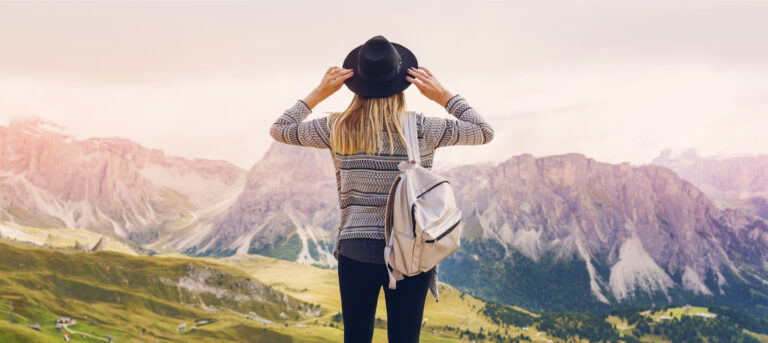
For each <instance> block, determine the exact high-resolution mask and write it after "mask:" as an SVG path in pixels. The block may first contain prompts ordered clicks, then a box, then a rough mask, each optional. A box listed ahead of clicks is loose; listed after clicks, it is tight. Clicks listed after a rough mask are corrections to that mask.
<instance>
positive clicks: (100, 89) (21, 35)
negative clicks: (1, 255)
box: [0, 2, 768, 169]
mask: <svg viewBox="0 0 768 343" xmlns="http://www.w3.org/2000/svg"><path fill="white" fill-rule="evenodd" d="M351 4H353V3H321V2H310V3H301V4H299V3H257V2H227V3H200V2H195V3H186V2H185V3H181V2H164V3H148V2H134V3H117V2H105V3H63V2H53V3H43V2H34V3H0V43H1V44H2V45H3V46H4V47H6V48H5V49H4V53H3V54H2V55H0V125H3V126H7V125H8V123H9V120H10V119H11V118H12V117H13V116H15V115H19V114H21V115H24V114H26V113H33V114H35V115H38V116H40V117H43V118H45V119H47V120H50V121H52V122H55V123H57V124H61V125H63V126H64V127H66V128H67V132H68V133H69V134H72V135H73V136H75V137H77V138H78V139H85V138H90V137H110V136H119V137H124V138H128V139H131V140H134V141H136V142H138V143H139V144H141V145H143V146H145V147H148V148H157V149H162V150H164V151H165V152H166V153H167V154H169V155H177V156H183V157H187V158H207V159H220V160H226V161H230V162H232V163H234V164H235V165H237V166H239V167H242V168H244V169H249V168H250V167H251V166H252V165H253V163H255V162H257V161H258V159H259V158H261V156H262V155H263V153H264V152H265V151H266V149H267V148H268V146H269V144H270V143H271V142H272V138H271V137H270V136H269V134H268V129H269V126H270V125H271V124H272V123H273V122H274V121H275V120H276V119H277V118H278V117H279V116H280V114H282V112H283V111H285V110H286V109H287V108H288V107H290V106H291V105H293V104H294V103H295V101H296V100H297V99H301V98H303V97H304V96H305V95H306V94H308V93H309V92H310V91H311V90H312V88H314V87H315V86H316V85H317V84H318V82H319V81H320V78H321V77H322V74H323V73H324V72H325V70H326V69H327V68H328V67H329V66H331V65H339V66H340V65H341V62H342V61H343V58H344V57H345V56H346V54H347V53H348V52H349V50H351V49H352V48H354V47H356V46H358V45H360V44H362V43H363V42H365V40H367V39H368V38H370V37H372V36H374V35H379V34H381V35H383V36H385V37H387V38H388V39H389V40H391V41H393V42H396V43H400V44H403V45H405V46H407V47H408V48H409V49H411V50H412V51H413V52H414V53H415V54H416V56H417V58H418V60H419V64H420V65H423V66H426V67H428V68H430V70H432V72H433V73H434V74H435V75H436V77H437V78H438V80H440V82H441V83H442V84H443V85H444V86H445V87H446V88H448V89H449V90H451V91H452V92H453V93H458V94H462V95H463V96H464V97H465V98H466V99H467V101H468V102H469V103H470V104H471V105H472V106H473V107H474V108H476V109H477V110H478V112H479V113H481V114H482V115H483V116H484V117H485V118H486V119H487V120H488V122H489V123H491V124H492V125H493V126H494V128H495V130H496V136H495V139H494V141H493V142H491V143H490V144H487V145H484V146H479V147H450V148H443V149H440V150H439V151H438V152H437V153H436V165H437V164H440V163H445V164H459V163H474V162H481V161H490V162H493V163H497V162H500V161H502V160H505V159H507V158H509V157H510V156H513V155H518V154H522V153H531V154H533V155H534V156H537V157H540V156H547V155H557V154H563V153H570V152H577V153H582V154H585V155H586V156H588V157H590V158H594V159H596V160H598V161H601V162H610V163H620V162H624V161H627V162H631V163H633V164H643V163H648V162H650V161H651V160H652V159H653V158H654V157H656V156H658V155H659V153H660V152H661V151H662V150H664V149H667V148H671V149H673V151H682V150H684V149H687V148H695V149H696V150H698V151H699V152H700V153H701V154H702V155H704V156H736V155H757V154H766V153H768V141H766V140H765V139H761V138H763V137H764V136H765V131H766V129H765V128H767V127H768V45H765V44H762V43H763V40H764V37H766V36H767V34H768V20H765V18H766V15H767V14H768V3H695V2H678V3H660V2H653V3H631V2H619V3H599V2H589V3H576V2H564V3H553V2H549V3H519V2H516V3H479V2H466V3H455V2H450V3H436V2H426V3H410V2H409V3H401V2H386V3H374V2H364V3H354V6H347V5H351ZM369 11H375V13H376V16H374V17H371V16H370V14H369V13H370V12H369ZM405 93H406V101H407V105H408V107H409V109H412V110H416V111H420V112H423V113H425V114H427V115H432V116H444V117H449V115H448V114H447V113H446V112H445V110H444V109H443V108H442V107H441V106H439V105H437V104H435V103H433V102H431V101H429V100H427V99H426V98H424V97H423V96H422V95H421V94H420V93H419V91H418V89H417V88H416V87H415V86H411V87H409V88H408V89H407V90H406V91H405ZM351 99H352V93H351V92H350V91H349V90H348V89H347V88H346V87H343V88H342V89H341V90H339V92H337V93H336V94H334V95H333V96H332V97H331V98H329V99H328V100H326V101H325V102H323V103H321V104H320V105H318V106H317V107H316V108H315V109H314V110H313V113H312V114H311V115H310V116H309V117H308V119H313V118H317V117H320V116H322V115H325V112H329V111H337V110H341V109H343V108H344V107H346V105H347V104H348V103H349V101H351Z"/></svg>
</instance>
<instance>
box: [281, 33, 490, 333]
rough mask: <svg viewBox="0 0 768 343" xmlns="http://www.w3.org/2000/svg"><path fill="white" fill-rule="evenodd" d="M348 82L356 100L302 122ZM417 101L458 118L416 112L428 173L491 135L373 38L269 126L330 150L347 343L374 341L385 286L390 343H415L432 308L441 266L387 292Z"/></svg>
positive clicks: (411, 61)
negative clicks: (393, 208) (406, 126)
mask: <svg viewBox="0 0 768 343" xmlns="http://www.w3.org/2000/svg"><path fill="white" fill-rule="evenodd" d="M342 83H343V84H346V85H347V87H349V89H350V90H352V92H354V93H355V95H354V98H353V99H352V103H351V104H350V105H349V106H348V107H347V109H345V110H344V111H342V112H336V113H331V114H329V115H328V116H325V117H322V118H317V119H313V120H309V121H304V119H306V117H307V116H308V115H309V114H310V113H311V112H312V109H313V108H314V107H315V106H316V105H317V104H318V103H320V102H321V101H323V100H324V99H326V98H328V97H329V96H331V95H332V94H333V93H335V92H336V91H338V90H339V89H340V88H341V85H342ZM410 84H414V85H416V87H417V88H418V89H419V91H420V92H421V94H423V95H424V96H426V97H427V98H429V99H430V100H433V101H435V102H437V103H438V104H440V105H441V106H443V107H444V108H445V109H446V110H447V111H448V113H450V114H451V115H453V116H454V117H455V118H456V119H448V118H440V117H432V116H425V115H423V114H422V113H417V123H418V124H417V133H418V141H419V153H420V155H421V165H422V166H423V167H424V168H428V169H431V168H432V161H433V155H434V151H435V149H437V148H439V147H443V146H450V145H479V144H486V143H488V142H490V141H491V139H493V133H494V132H493V128H491V126H490V125H489V124H488V123H487V122H486V121H485V120H484V119H483V118H482V117H481V116H480V115H479V114H478V113H477V112H476V111H475V110H474V108H472V107H470V106H469V104H468V103H467V101H466V100H465V99H464V98H463V97H462V96H461V95H459V94H456V95H454V94H452V93H451V92H449V91H448V90H447V89H446V88H444V87H443V86H442V85H441V84H440V83H439V82H438V81H437V79H436V78H435V76H434V75H432V73H431V72H430V71H429V69H427V68H424V67H419V66H418V64H417V60H416V57H415V56H414V55H413V53H412V52H411V51H410V50H408V49H407V48H405V47H403V46H402V45H400V44H397V43H392V42H389V41H388V40H387V39H386V38H384V37H382V36H375V37H373V38H371V39H369V40H368V41H367V42H366V43H365V44H363V45H360V46H358V47H357V48H355V49H353V50H352V51H351V52H350V53H349V54H348V55H347V57H346V58H345V60H344V64H343V68H339V67H336V66H333V67H330V68H328V70H327V71H326V73H325V75H323V78H322V80H321V81H320V84H319V85H318V86H317V87H316V88H315V89H314V90H313V91H312V92H311V93H309V95H307V96H306V97H305V98H304V99H303V100H297V101H296V103H295V104H294V105H293V106H292V107H291V108H289V109H288V110H287V111H286V112H285V113H283V115H282V116H280V117H279V118H278V119H277V121H276V122H275V123H274V124H273V125H272V127H271V128H270V135H271V136H272V137H273V138H274V139H275V140H278V141H280V142H283V143H288V144H294V145H302V146H308V147H315V148H323V149H329V151H330V152H331V157H332V159H333V164H334V168H335V169H336V185H337V191H338V196H339V207H340V210H341V223H340V225H339V230H338V231H337V236H336V243H335V244H334V249H333V256H334V257H335V258H336V259H337V261H338V276H339V291H340V295H341V308H342V318H343V322H344V342H354V343H359V342H370V341H371V339H372V337H373V326H374V319H375V318H374V316H375V313H376V306H377V301H378V297H379V291H380V289H381V288H382V287H384V297H385V300H386V307H387V336H388V338H389V342H398V343H407V342H418V341H419V333H420V329H421V323H422V317H423V314H424V302H425V299H426V293H427V289H429V290H430V291H431V292H432V295H433V296H434V297H435V301H438V300H439V295H438V292H437V267H435V268H432V269H431V270H430V271H428V272H423V273H420V274H417V275H412V276H405V277H404V279H402V280H399V281H398V282H397V289H394V290H391V289H389V287H387V285H388V281H389V278H388V274H387V265H386V264H385V261H384V254H383V251H384V246H385V237H384V211H385V205H386V202H387V195H388V191H389V188H390V186H391V185H392V183H393V181H394V179H395V177H396V176H397V175H398V174H399V173H400V171H399V169H398V168H397V164H398V163H399V162H400V161H403V160H406V159H407V150H406V149H407V148H406V144H407V143H405V137H404V135H403V127H402V125H401V122H402V118H403V117H404V116H405V115H407V114H408V113H409V112H411V111H408V110H406V106H405V96H404V94H403V91H404V90H405V89H406V88H408V86H409V85H410Z"/></svg>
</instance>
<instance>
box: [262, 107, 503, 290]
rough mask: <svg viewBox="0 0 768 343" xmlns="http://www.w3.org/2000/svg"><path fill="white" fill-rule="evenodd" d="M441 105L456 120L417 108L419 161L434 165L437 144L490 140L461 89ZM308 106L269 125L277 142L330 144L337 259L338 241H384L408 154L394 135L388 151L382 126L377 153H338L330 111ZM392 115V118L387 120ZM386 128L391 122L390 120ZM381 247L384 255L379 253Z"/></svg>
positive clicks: (433, 282)
mask: <svg viewBox="0 0 768 343" xmlns="http://www.w3.org/2000/svg"><path fill="white" fill-rule="evenodd" d="M445 109H446V110H447V111H448V113H450V114H451V115H452V116H454V117H455V118H456V119H451V118H441V117H432V116H426V115H424V114H423V113H417V134H418V140H419V153H420V154H421V165H422V166H423V167H424V168H427V169H432V161H433V158H434V152H435V149H437V148H439V147H444V146H451V145H480V144H485V143H488V142H490V141H491V139H493V134H494V131H493V128H492V127H491V125H490V124H488V123H487V122H486V121H485V119H483V117H482V116H480V114H479V113H478V112H477V111H476V110H475V109H474V108H473V107H471V106H470V105H469V104H468V103H467V101H466V99H464V97H462V96H461V95H459V94H456V95H454V96H453V97H452V98H451V99H450V100H448V102H447V103H446V105H445ZM310 113H312V110H311V109H310V108H309V106H307V104H306V103H304V101H302V100H298V101H296V103H295V104H294V105H293V106H291V107H290V108H289V109H288V110H286V111H285V112H284V113H283V114H282V115H281V116H280V117H279V118H278V119H277V121H275V123H274V124H273V125H272V127H271V128H270V130H269V133H270V135H271V136H272V138H274V139H275V140H277V141H280V142H283V143H287V144H293V145H301V146H307V147H314V148H321V149H328V151H329V152H330V153H331V158H332V159H333V165H334V168H335V171H336V186H337V191H338V198H339V208H340V210H341V223H340V225H339V228H338V231H337V235H336V242H335V243H334V249H333V256H334V257H335V258H336V259H337V260H338V259H339V250H338V245H339V244H338V242H339V241H341V240H345V239H351V238H371V239H381V240H384V239H385V236H384V211H385V206H386V203H387V195H388V192H389V188H390V187H391V185H392V183H393V182H394V179H395V177H396V176H397V175H398V174H399V173H400V170H399V169H397V164H398V163H399V162H400V161H404V160H407V159H408V152H407V149H406V147H405V146H404V145H403V144H402V142H400V139H399V138H398V137H396V136H395V137H393V138H392V140H393V144H392V150H393V153H392V154H390V153H389V139H388V138H387V134H386V129H382V130H384V132H383V133H382V135H381V136H382V138H381V140H380V141H379V147H380V149H379V152H378V153H376V154H374V155H366V154H365V153H363V152H362V151H361V152H360V153H358V154H354V155H341V154H338V153H334V152H332V150H331V149H330V122H329V120H328V116H324V117H322V118H317V119H312V120H308V121H304V120H305V119H306V118H307V116H309V114H310ZM387 120H390V119H387ZM390 127H392V126H391V125H390ZM383 253H384V252H383V251H382V256H383ZM437 274H438V273H437V268H435V272H434V273H433V274H432V277H431V281H430V285H429V290H430V292H431V293H432V295H433V296H434V298H435V301H439V294H438V291H437Z"/></svg>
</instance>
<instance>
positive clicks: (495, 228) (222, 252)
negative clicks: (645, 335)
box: [0, 116, 768, 317]
mask: <svg viewBox="0 0 768 343" xmlns="http://www.w3.org/2000/svg"><path fill="white" fill-rule="evenodd" d="M264 134H265V135H266V134H267V133H266V130H265V132H264ZM438 155H439V153H438ZM679 162H680V161H679V160H670V159H669V158H666V159H663V158H659V159H657V160H656V161H655V162H654V164H647V165H639V166H638V165H631V164H628V163H622V164H609V163H602V162H598V161H595V160H593V159H591V158H589V157H587V156H584V155H582V154H577V153H569V154H562V155H556V156H545V157H534V156H533V155H530V154H522V155H517V156H511V157H510V158H509V159H507V160H505V161H503V162H501V163H498V164H490V163H486V164H479V165H460V166H453V167H451V168H444V169H439V170H437V169H436V171H439V172H440V173H441V174H442V175H445V176H446V177H447V178H449V180H450V181H451V182H452V183H453V185H454V190H455V192H456V196H457V199H458V201H459V205H460V207H461V209H462V212H463V218H462V220H463V221H464V222H465V223H466V225H465V226H464V229H463V230H464V231H463V233H462V234H463V238H462V243H461V244H462V247H461V249H460V250H459V251H458V252H457V253H455V254H454V255H452V256H451V257H450V258H448V259H446V260H445V261H443V262H442V263H441V264H440V281H441V282H443V283H446V284H450V285H451V286H453V287H455V288H456V289H458V290H461V291H463V292H466V293H468V294H470V295H472V296H474V297H477V298H481V299H485V300H488V301H494V302H499V303H504V304H508V305H515V306H520V307H522V308H526V309H530V310H533V311H574V312H587V311H589V312H608V311H610V310H614V309H616V308H618V307H630V306H631V307H645V308H649V307H654V306H657V307H658V306H665V305H667V304H672V303H695V304H697V305H727V306H729V307H732V308H736V309H738V310H741V311H744V312H748V313H750V314H753V315H758V316H761V317H768V223H766V219H765V217H766V216H765V215H764V212H765V211H764V208H762V207H759V206H758V205H759V204H760V200H759V199H763V200H764V194H763V193H764V192H765V189H764V188H761V189H757V188H755V189H753V190H752V191H753V193H754V196H752V198H757V199H758V200H748V201H747V200H744V201H736V200H735V198H733V196H732V195H733V194H735V193H734V192H737V191H744V188H749V186H750V185H749V180H744V182H746V183H747V184H746V185H745V184H744V182H742V180H738V181H734V184H737V185H738V186H739V187H741V188H734V187H735V186H734V187H730V186H729V187H725V186H723V188H722V189H721V190H718V189H716V187H712V185H723V184H724V183H722V182H717V183H713V182H709V183H708V184H703V183H701V182H702V180H704V181H711V180H713V179H714V176H708V175H703V174H702V173H696V172H695V170H692V169H691V168H688V169H682V168H683V167H685V166H686V165H685V164H682V163H679ZM732 162H733V163H744V162H743V161H741V160H733V161H729V160H726V161H719V162H717V163H718V165H720V166H721V167H719V168H720V169H721V170H730V172H729V174H723V173H721V174H719V175H720V177H721V178H726V177H727V176H729V175H730V176H734V175H736V174H740V173H741V172H736V171H740V170H742V169H741V167H738V166H735V167H728V165H729V164H730V163H732ZM713 163H714V162H713ZM752 165H753V166H754V169H753V170H751V173H754V175H762V176H765V175H768V164H766V163H762V164H757V163H754V164H752ZM670 168H672V169H670ZM729 168H733V169H729ZM734 170H736V171H734ZM683 171H684V172H683ZM678 172H680V174H678ZM679 175H683V176H684V177H691V181H688V180H686V179H683V178H681V177H680V176H679ZM763 179H764V177H763ZM718 180H719V179H718ZM763 181H764V180H763ZM692 182H693V183H692ZM707 185H709V186H707ZM704 186H707V187H708V188H707V190H708V192H707V193H705V192H703V191H702V190H701V188H700V187H704ZM755 187H757V185H755ZM0 190H1V191H0V236H2V237H3V238H4V239H9V240H16V241H25V242H31V243H34V244H37V245H40V246H51V247H57V246H58V247H62V246H72V245H75V244H80V245H84V246H93V245H94V244H95V243H96V241H99V240H101V241H102V242H101V243H100V244H99V245H101V246H103V247H105V249H107V250H115V251H122V252H128V253H131V254H135V255H155V254H175V253H176V254H177V253H181V254H185V255H188V256H192V257H205V258H217V257H237V256H240V255H250V254H258V255H263V256H267V257H272V258H277V259H280V260H287V261H293V262H298V263H300V264H307V265H311V264H313V265H316V266H323V267H331V268H333V267H334V266H335V262H336V261H335V259H334V258H333V256H332V255H331V252H332V250H333V245H334V243H335V242H334V239H335V237H336V230H337V229H338V225H339V211H338V198H337V194H336V183H335V175H334V170H333V166H332V162H331V156H330V153H329V151H328V150H323V149H316V148H304V147H298V146H289V145H285V144H282V143H277V142H275V143H273V144H272V146H271V147H270V148H269V149H268V151H267V152H266V153H265V154H264V156H263V157H262V158H261V159H260V160H258V161H257V162H256V163H255V164H254V165H253V167H251V169H250V170H247V171H246V170H242V169H241V168H238V167H237V166H234V165H232V164H230V163H228V162H225V161H215V160H204V159H194V160H189V159H186V158H180V157H175V156H167V155H165V154H164V152H163V151H161V150H157V149H150V148H145V147H143V146H141V145H139V144H137V143H135V142H132V141H130V140H128V139H123V138H90V139H84V140H78V139H75V138H73V137H72V136H69V135H67V134H65V133H63V132H62V131H61V130H59V129H57V126H56V124H54V123H51V122H49V121H46V120H44V119H42V118H40V117H36V116H26V117H15V118H13V119H12V120H11V122H10V123H9V125H8V127H0ZM728 191H732V192H730V193H728ZM760 192H763V193H760ZM718 194H719V195H722V196H721V197H716V196H717V195H718ZM752 198H749V199H752ZM713 199H715V200H713ZM750 204H751V205H750ZM755 204H758V205H755ZM748 205H749V206H748ZM105 242H106V243H105ZM174 270H175V269H174ZM174 282H178V280H176V281H174ZM158 287H159V286H158ZM254 287H255V286H254ZM291 301H293V300H291ZM297 303H298V302H297Z"/></svg>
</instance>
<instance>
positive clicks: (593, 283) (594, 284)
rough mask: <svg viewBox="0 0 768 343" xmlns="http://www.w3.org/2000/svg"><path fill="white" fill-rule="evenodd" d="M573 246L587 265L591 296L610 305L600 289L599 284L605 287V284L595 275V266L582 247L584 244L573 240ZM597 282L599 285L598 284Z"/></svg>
mask: <svg viewBox="0 0 768 343" xmlns="http://www.w3.org/2000/svg"><path fill="white" fill-rule="evenodd" d="M574 245H575V246H576V249H577V251H578V252H579V256H581V258H583V259H584V261H585V263H586V265H587V272H588V273H589V289H590V291H592V294H593V295H594V296H595V298H597V300H599V301H601V302H603V303H606V304H610V303H611V302H610V301H609V300H608V298H606V296H605V295H604V294H603V290H602V289H601V288H600V284H603V285H605V282H604V281H603V280H602V279H600V276H599V275H597V271H596V270H595V266H594V265H592V258H591V257H590V256H589V253H588V252H587V249H586V248H585V247H584V244H582V243H581V240H578V239H575V240H574ZM598 282H599V283H600V284H598Z"/></svg>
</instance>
